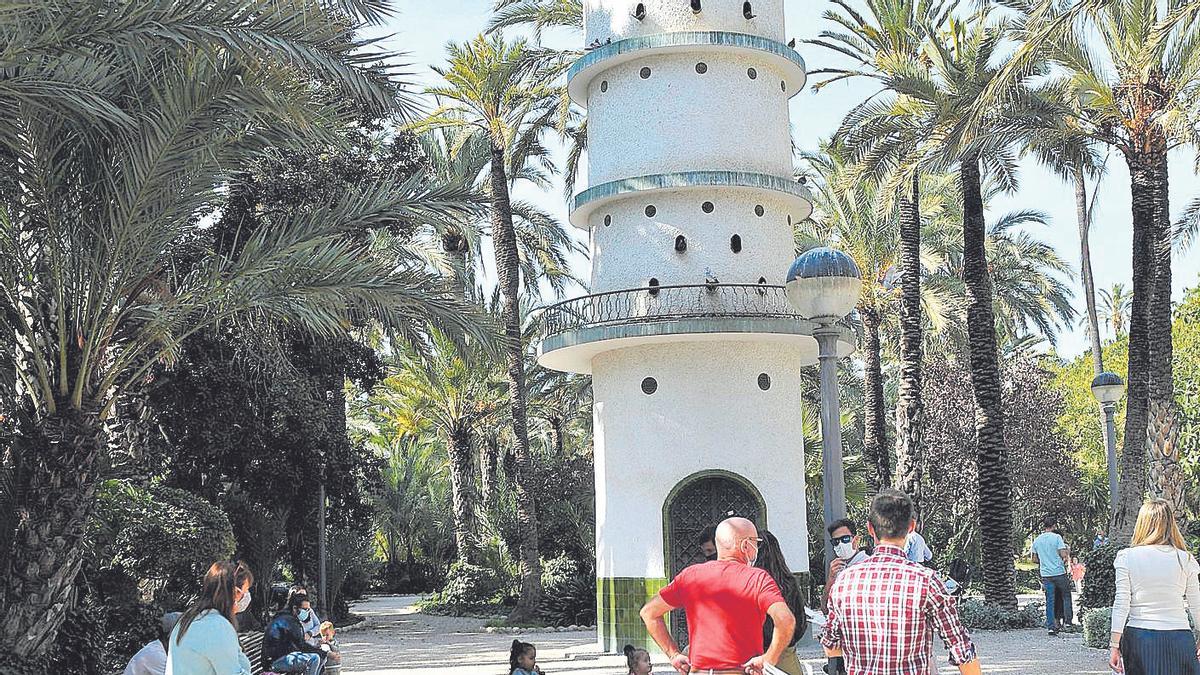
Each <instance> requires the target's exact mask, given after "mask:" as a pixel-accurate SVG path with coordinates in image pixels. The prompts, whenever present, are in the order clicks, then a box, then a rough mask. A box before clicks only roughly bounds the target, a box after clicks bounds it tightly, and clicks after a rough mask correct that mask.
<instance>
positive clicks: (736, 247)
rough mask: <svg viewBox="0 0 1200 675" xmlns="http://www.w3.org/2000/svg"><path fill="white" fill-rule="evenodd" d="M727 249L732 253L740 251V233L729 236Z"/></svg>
mask: <svg viewBox="0 0 1200 675" xmlns="http://www.w3.org/2000/svg"><path fill="white" fill-rule="evenodd" d="M729 250H730V251H733V252H734V253H741V252H742V235H740V234H735V235H733V236H732V237H730V238H729Z"/></svg>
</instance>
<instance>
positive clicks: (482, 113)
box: [423, 33, 562, 621]
mask: <svg viewBox="0 0 1200 675" xmlns="http://www.w3.org/2000/svg"><path fill="white" fill-rule="evenodd" d="M447 50H448V52H449V57H450V58H449V64H448V65H447V66H446V67H443V68H435V69H434V70H435V71H436V72H437V73H438V74H439V75H441V76H442V78H443V79H445V80H446V84H445V85H444V86H439V87H433V88H431V89H429V93H430V94H432V95H433V96H435V97H437V98H438V99H439V100H440V101H443V103H442V105H440V106H439V107H438V109H437V110H435V111H434V112H433V113H432V114H431V115H430V117H429V119H427V120H425V122H424V123H423V124H424V126H426V127H429V128H434V127H448V128H455V129H459V130H461V131H462V132H463V133H465V134H470V135H475V134H478V135H482V136H483V137H484V138H486V139H487V141H488V148H489V161H488V167H489V179H488V181H487V186H488V190H489V196H490V201H491V218H490V224H491V235H492V243H493V245H494V248H495V250H496V260H495V263H496V275H497V277H498V278H499V290H500V295H501V300H502V304H501V312H500V319H501V322H502V324H503V327H504V338H505V341H506V356H507V371H508V394H509V400H510V404H511V421H512V429H513V437H514V441H515V447H514V455H515V457H516V465H517V474H518V475H517V477H516V478H517V480H516V481H515V484H514V490H515V491H516V501H517V509H518V522H519V523H520V527H521V542H522V543H521V562H520V572H521V593H520V599H519V601H518V604H517V607H516V609H514V610H513V614H512V616H511V617H510V618H511V619H512V620H513V621H527V620H529V619H531V618H532V617H533V615H534V612H535V611H536V609H537V606H538V602H539V601H540V598H541V563H540V561H539V558H538V528H537V509H536V507H535V502H534V497H533V495H531V494H529V493H528V492H527V487H526V486H527V485H528V482H527V480H526V479H527V476H529V475H530V461H531V459H530V448H529V422H528V412H527V409H526V398H525V363H524V357H525V350H524V347H523V344H522V340H521V337H522V336H521V312H520V302H521V269H520V260H521V255H520V246H519V243H518V239H517V232H516V229H515V227H514V225H513V204H512V200H511V198H510V196H509V187H510V181H511V180H513V179H515V177H516V175H517V173H518V172H519V170H520V169H522V168H523V167H522V166H520V165H518V166H514V162H516V161H524V160H525V158H527V157H529V156H531V155H532V154H533V153H531V152H530V151H529V149H530V148H536V147H538V146H540V144H541V141H540V139H541V137H542V136H543V134H545V133H547V132H549V131H551V130H553V129H554V128H555V121H556V120H557V119H558V116H559V115H560V110H559V105H558V104H559V103H560V102H561V100H562V98H561V97H562V92H561V88H560V87H558V88H556V87H552V86H547V85H545V84H543V82H544V81H545V80H544V75H545V72H544V70H543V68H544V66H545V63H544V61H543V60H542V59H540V58H537V55H536V53H534V52H531V50H530V48H529V46H528V45H527V43H526V42H525V41H523V40H518V41H515V42H511V43H510V42H506V41H505V40H504V37H503V35H501V34H500V33H496V34H494V35H492V36H491V37H485V36H482V35H481V36H479V37H476V38H475V39H474V40H472V41H471V42H469V43H466V44H461V45H460V44H450V45H449V46H448V47H447ZM514 169H516V170H514Z"/></svg>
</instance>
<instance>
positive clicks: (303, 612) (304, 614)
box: [297, 609, 308, 621]
mask: <svg viewBox="0 0 1200 675" xmlns="http://www.w3.org/2000/svg"><path fill="white" fill-rule="evenodd" d="M297 616H298V617H299V619H300V620H301V621H308V610H307V609H302V610H300V614H298V615H297Z"/></svg>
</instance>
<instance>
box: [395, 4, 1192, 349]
mask: <svg viewBox="0 0 1200 675" xmlns="http://www.w3.org/2000/svg"><path fill="white" fill-rule="evenodd" d="M392 6H393V8H394V9H395V11H396V15H395V16H393V17H391V18H390V19H389V20H388V22H387V24H386V25H384V26H381V27H378V28H377V29H376V30H375V31H374V32H373V34H372V35H373V36H377V37H383V38H384V39H383V41H382V43H381V46H382V47H383V48H385V49H387V50H389V51H392V52H397V53H403V55H401V56H398V57H396V61H397V62H399V63H406V64H408V67H407V69H406V70H407V72H408V73H409V75H408V77H407V78H406V79H408V80H410V81H411V82H413V85H414V87H413V88H414V89H417V90H419V89H420V88H421V87H422V86H426V85H431V84H435V83H437V82H438V81H439V78H438V76H437V75H436V74H435V73H433V72H432V70H431V69H430V67H431V66H434V65H439V64H441V63H443V62H444V61H445V55H446V44H447V42H450V41H454V42H463V41H466V40H469V39H470V38H472V37H474V36H475V35H477V34H478V33H479V32H480V31H482V30H484V28H485V27H486V25H487V20H488V17H489V16H490V15H491V7H492V0H393V2H392ZM831 6H832V3H830V2H824V1H821V0H786V2H785V7H786V12H787V29H788V36H789V37H795V38H797V42H798V43H801V44H800V46H799V48H798V51H799V52H800V55H801V56H802V57H803V58H804V60H805V62H806V64H807V66H808V69H809V70H810V71H811V70H814V69H817V68H821V67H823V66H828V65H834V64H835V63H836V62H835V60H834V59H833V57H832V56H831V55H830V53H829V52H827V50H824V49H822V48H820V47H815V46H810V45H804V44H802V43H803V41H804V40H805V39H809V38H815V37H817V34H818V33H819V32H820V31H821V30H823V29H825V28H828V27H829V25H828V23H827V22H826V21H825V20H824V19H822V18H821V13H822V12H823V11H824V10H825V9H826V8H828V7H831ZM543 41H544V42H545V43H546V44H547V45H550V46H554V47H560V48H561V47H572V46H580V43H582V42H583V40H582V38H581V37H578V36H575V35H572V34H570V33H568V32H565V31H564V32H552V33H548V34H547V35H545V36H544V37H543ZM873 92H874V90H873V89H872V88H871V87H870V86H868V85H866V84H865V83H855V82H843V83H837V84H833V85H830V86H828V87H825V88H824V89H822V90H821V92H820V93H814V92H813V91H812V89H811V87H806V88H805V90H804V91H802V92H800V94H798V95H797V96H795V97H793V98H792V102H791V120H792V136H793V138H794V139H795V142H796V144H797V145H798V146H799V147H800V148H801V149H804V150H815V149H816V146H817V143H818V141H819V139H822V138H827V137H828V136H830V135H831V134H832V133H833V132H834V131H835V130H836V129H837V126H838V124H839V123H840V121H841V119H842V116H843V115H844V114H845V113H846V111H848V110H849V109H850V108H851V107H852V106H853V105H854V104H855V103H857V102H859V101H861V100H862V99H864V98H865V97H866V96H869V95H870V94H872V93H873ZM561 154H562V153H561V152H560V153H559V155H560V157H561ZM1192 160H1193V156H1192V153H1191V151H1182V150H1180V151H1175V152H1173V154H1172V155H1171V157H1170V177H1171V184H1170V199H1171V210H1172V213H1173V214H1178V213H1179V212H1180V211H1181V210H1182V209H1183V207H1184V206H1185V205H1186V204H1187V202H1189V201H1191V199H1192V198H1193V197H1195V196H1198V195H1200V178H1198V177H1197V176H1196V175H1195V174H1194V173H1193V171H1192ZM1107 167H1108V173H1107V175H1106V176H1105V178H1104V179H1103V181H1102V182H1101V183H1100V185H1099V189H1098V196H1097V198H1096V207H1095V213H1094V216H1093V224H1092V233H1091V249H1092V250H1091V253H1092V269H1093V272H1094V276H1095V280H1096V287H1097V288H1098V289H1105V288H1111V287H1112V285H1113V284H1115V283H1124V284H1125V285H1126V287H1127V288H1128V286H1129V284H1130V281H1129V280H1130V246H1131V231H1130V218H1131V211H1130V198H1129V173H1128V171H1127V170H1126V167H1125V162H1124V160H1123V159H1122V158H1121V156H1120V155H1119V154H1116V153H1114V154H1112V155H1111V156H1110V158H1109V160H1108V163H1107ZM1020 177H1021V188H1020V190H1019V191H1018V192H1016V193H1014V194H1011V195H1005V196H1003V197H1000V198H998V199H996V200H995V202H994V203H993V204H990V205H989V214H991V215H993V216H994V215H998V214H1002V213H1005V212H1008V211H1012V210H1015V209H1027V208H1033V209H1039V210H1041V211H1044V212H1045V213H1047V214H1048V215H1049V217H1050V218H1049V226H1048V227H1037V226H1035V227H1034V229H1032V230H1031V231H1032V233H1033V234H1035V235H1036V236H1037V237H1038V238H1039V239H1041V240H1042V241H1046V242H1048V243H1050V244H1052V245H1053V246H1054V248H1055V249H1057V251H1058V253H1059V255H1060V256H1062V257H1063V258H1064V259H1065V260H1066V261H1067V263H1068V265H1069V266H1070V267H1071V269H1073V270H1075V271H1076V277H1078V274H1077V272H1078V269H1079V239H1078V231H1077V226H1076V220H1075V197H1074V190H1073V188H1072V186H1071V185H1069V184H1067V183H1064V182H1063V181H1062V180H1060V179H1059V178H1057V177H1056V176H1054V175H1053V174H1052V173H1050V172H1048V171H1046V170H1045V169H1044V168H1042V167H1040V166H1039V165H1038V164H1037V163H1036V162H1035V161H1032V160H1024V161H1023V162H1022V164H1021V171H1020ZM579 184H580V185H581V186H583V187H586V185H587V182H586V178H584V179H581V180H580V183H579ZM581 189H582V188H581ZM1089 192H1090V190H1089ZM517 196H519V197H522V198H525V199H529V200H530V201H533V202H534V203H536V204H538V205H540V206H542V207H543V208H545V209H547V210H548V211H550V212H551V213H554V214H557V215H558V216H559V217H560V218H561V220H562V222H564V223H566V216H567V208H566V202H565V200H564V199H563V197H562V190H561V187H560V188H557V189H554V190H551V191H548V192H542V191H540V190H536V189H532V188H529V187H524V188H518V191H517ZM568 227H569V226H568ZM572 229H574V228H572ZM575 233H576V234H577V235H579V240H580V241H581V242H586V236H584V234H583V233H582V232H581V231H579V230H575ZM486 257H490V255H489V256H486ZM573 262H574V266H575V269H576V271H577V274H578V276H580V277H581V278H583V279H585V280H586V279H587V278H588V276H589V267H588V262H587V260H586V258H584V257H579V258H577V259H575V260H574V261H573ZM1173 274H1174V277H1173V280H1174V299H1175V300H1176V301H1178V300H1179V299H1180V298H1181V297H1182V293H1183V289H1185V288H1189V287H1192V286H1196V285H1197V283H1198V282H1200V246H1198V247H1196V248H1195V249H1193V250H1191V251H1187V252H1177V253H1176V255H1175V261H1174V267H1173ZM1069 285H1070V287H1071V288H1072V289H1073V290H1074V291H1075V297H1074V301H1073V304H1074V305H1075V306H1076V309H1077V310H1078V312H1079V313H1080V314H1081V315H1082V313H1083V309H1084V304H1083V296H1082V288H1081V286H1080V284H1079V281H1078V279H1077V278H1076V279H1074V280H1071V281H1070V284H1069ZM585 292H586V291H585V290H583V289H575V291H574V292H573V293H572V294H573V295H578V294H582V293H585ZM1103 330H1104V329H1103V328H1102V331H1103ZM1056 345H1057V350H1058V352H1059V354H1061V355H1063V356H1067V357H1073V356H1076V355H1078V354H1081V353H1083V352H1084V351H1086V350H1087V349H1088V338H1087V332H1086V330H1085V329H1084V328H1083V326H1082V324H1079V323H1078V322H1076V324H1075V325H1072V326H1068V327H1066V328H1065V329H1064V330H1063V331H1062V332H1061V333H1060V334H1059V336H1058V338H1057V342H1056Z"/></svg>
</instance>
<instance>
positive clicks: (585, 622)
mask: <svg viewBox="0 0 1200 675" xmlns="http://www.w3.org/2000/svg"><path fill="white" fill-rule="evenodd" d="M542 589H543V593H542V604H541V606H540V607H539V608H538V614H539V616H540V617H541V618H542V620H543V621H545V623H546V625H548V626H590V625H592V624H594V623H595V622H596V576H595V573H594V572H593V571H592V568H591V566H590V565H584V564H583V563H580V562H578V561H576V560H572V559H571V558H569V557H567V555H566V554H563V555H560V556H559V557H557V558H552V559H550V560H546V561H544V562H543V563H542Z"/></svg>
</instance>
